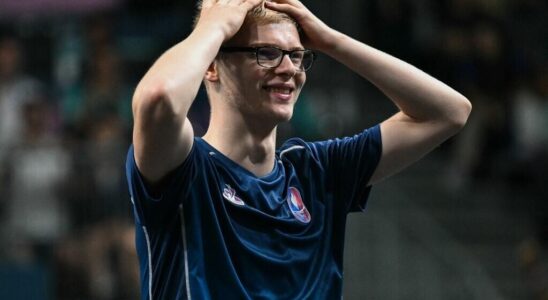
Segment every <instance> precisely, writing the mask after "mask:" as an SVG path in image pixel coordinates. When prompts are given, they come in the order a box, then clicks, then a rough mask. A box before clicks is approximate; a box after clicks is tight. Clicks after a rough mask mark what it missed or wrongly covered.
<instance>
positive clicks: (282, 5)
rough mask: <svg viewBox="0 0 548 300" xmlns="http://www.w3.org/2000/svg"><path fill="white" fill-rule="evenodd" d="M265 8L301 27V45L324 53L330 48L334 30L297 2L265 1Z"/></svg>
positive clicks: (293, 0) (284, 0) (292, 0)
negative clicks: (284, 15)
mask: <svg viewBox="0 0 548 300" xmlns="http://www.w3.org/2000/svg"><path fill="white" fill-rule="evenodd" d="M265 7H266V8H269V9H272V10H275V11H279V12H282V13H285V14H287V15H289V16H290V17H292V18H293V19H295V21H297V23H299V25H300V26H301V28H302V30H303V33H304V37H303V40H302V42H303V45H304V46H305V47H307V48H311V49H315V50H319V51H322V52H325V51H326V50H327V49H329V48H330V47H332V44H333V41H334V39H333V33H334V30H333V29H331V28H330V27H329V26H327V25H326V24H325V23H324V22H322V21H321V20H320V19H319V18H318V17H316V16H315V15H314V14H312V12H310V10H308V8H306V7H305V6H304V4H302V3H301V2H300V1H299V0H266V1H265Z"/></svg>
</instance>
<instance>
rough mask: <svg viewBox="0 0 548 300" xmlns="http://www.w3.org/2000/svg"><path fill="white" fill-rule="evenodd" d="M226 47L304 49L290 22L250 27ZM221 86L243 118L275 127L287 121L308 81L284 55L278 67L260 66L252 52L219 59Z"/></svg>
mask: <svg viewBox="0 0 548 300" xmlns="http://www.w3.org/2000/svg"><path fill="white" fill-rule="evenodd" d="M227 46H239V47H256V46H275V47H278V48H281V49H284V50H295V49H304V48H303V46H302V44H301V41H300V38H299V33H298V32H297V28H296V27H295V25H293V24H291V23H289V22H283V23H274V24H263V25H257V24H255V25H249V26H247V27H246V28H245V29H244V30H242V31H240V32H239V33H238V34H237V35H236V36H235V37H234V38H233V39H231V40H230V42H228V43H227ZM217 68H218V74H219V87H220V94H221V97H222V99H220V101H226V104H227V105H228V106H229V107H230V108H233V109H236V110H238V111H239V112H240V113H242V114H243V115H244V117H247V118H250V119H253V118H256V119H258V120H261V121H263V122H267V121H270V122H272V123H273V124H277V123H279V122H283V121H287V120H289V119H290V118H291V116H292V115H293V107H294V105H295V102H296V101H297V97H298V96H299V93H300V91H301V88H302V87H303V85H304V83H305V81H306V74H305V73H304V72H297V68H296V67H295V66H294V65H293V63H292V62H291V60H290V58H289V57H288V56H287V55H285V56H284V57H283V60H282V62H281V64H280V65H279V66H278V67H276V68H270V69H268V68H264V67H261V66H259V65H258V64H257V60H256V58H255V55H254V54H253V53H245V52H238V53H223V54H222V58H221V59H219V60H218V65H217Z"/></svg>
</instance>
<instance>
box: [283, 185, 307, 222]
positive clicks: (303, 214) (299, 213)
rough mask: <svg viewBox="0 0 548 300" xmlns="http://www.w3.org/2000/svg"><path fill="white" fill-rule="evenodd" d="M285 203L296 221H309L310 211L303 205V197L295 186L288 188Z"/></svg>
mask: <svg viewBox="0 0 548 300" xmlns="http://www.w3.org/2000/svg"><path fill="white" fill-rule="evenodd" d="M287 204H288V205H289V210H290V211H291V213H292V214H293V216H294V217H295V218H296V219H297V220H298V221H300V222H302V223H305V224H307V223H310V219H311V217H310V213H309V212H308V209H306V206H304V202H303V199H302V197H301V194H300V193H299V190H298V189H297V188H294V187H290V188H289V191H288V193H287Z"/></svg>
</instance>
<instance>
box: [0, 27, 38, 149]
mask: <svg viewBox="0 0 548 300" xmlns="http://www.w3.org/2000/svg"><path fill="white" fill-rule="evenodd" d="M23 58H24V53H23V46H22V44H21V42H20V41H19V40H18V38H17V37H16V36H15V35H10V34H5V35H0V160H2V157H3V155H4V154H5V151H6V150H7V149H9V148H10V147H11V146H12V145H13V143H15V142H16V140H17V138H18V137H19V136H20V135H21V131H22V126H23V125H22V123H23V120H22V118H21V116H22V114H21V110H22V106H23V104H24V103H25V102H27V101H28V100H29V99H30V98H32V97H33V94H34V93H35V91H36V90H37V89H38V86H39V84H38V82H37V81H36V80H35V79H33V78H31V77H30V76H28V75H27V74H25V73H24V72H23V60H24V59H23Z"/></svg>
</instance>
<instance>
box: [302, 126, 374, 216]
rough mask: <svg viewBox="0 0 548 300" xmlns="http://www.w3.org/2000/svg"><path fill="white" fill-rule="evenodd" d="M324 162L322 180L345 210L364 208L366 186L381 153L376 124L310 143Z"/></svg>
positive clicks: (360, 209)
mask: <svg viewBox="0 0 548 300" xmlns="http://www.w3.org/2000/svg"><path fill="white" fill-rule="evenodd" d="M311 149H312V151H314V152H315V153H316V155H317V157H318V159H319V160H320V162H321V163H322V164H323V166H324V170H325V172H326V178H325V179H326V181H327V184H328V185H329V187H330V189H332V192H333V194H334V195H335V200H336V201H342V202H341V203H342V204H343V205H344V210H345V211H346V212H347V213H348V212H355V211H364V210H365V206H366V203H367V199H368V197H369V193H370V191H371V186H368V185H367V183H368V182H369V180H370V178H371V176H372V175H373V172H374V171H375V169H376V168H377V165H378V164H379V161H380V158H381V154H382V139H381V132H380V126H379V125H376V126H374V127H371V128H369V129H366V130H364V131H363V132H361V133H359V134H357V135H355V136H353V137H345V138H342V139H334V140H327V141H321V142H315V143H312V144H311Z"/></svg>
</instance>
